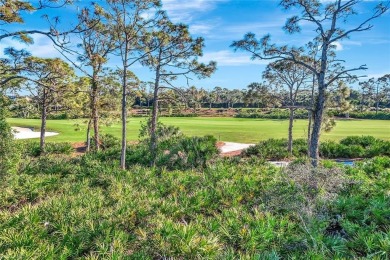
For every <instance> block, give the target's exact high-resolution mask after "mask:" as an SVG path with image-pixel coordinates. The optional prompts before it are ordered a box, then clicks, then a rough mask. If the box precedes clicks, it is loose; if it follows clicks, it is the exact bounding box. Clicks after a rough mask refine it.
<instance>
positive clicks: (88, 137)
mask: <svg viewBox="0 0 390 260" xmlns="http://www.w3.org/2000/svg"><path fill="white" fill-rule="evenodd" d="M91 124H92V120H91V118H90V119H89V120H88V126H87V147H86V151H87V152H89V151H90V150H91Z"/></svg>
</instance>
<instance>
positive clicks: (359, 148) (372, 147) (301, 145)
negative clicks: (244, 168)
mask: <svg viewBox="0 0 390 260" xmlns="http://www.w3.org/2000/svg"><path fill="white" fill-rule="evenodd" d="M242 155H243V156H244V157H249V156H257V157H260V158H263V159H267V160H283V159H286V158H289V154H288V151H287V139H269V140H266V141H261V142H260V143H258V144H256V145H255V146H251V147H249V148H248V149H246V150H244V152H243V154H242ZM306 155H307V141H306V140H305V139H296V140H293V156H294V157H295V158H300V157H305V156H306ZM320 156H321V157H322V158H326V159H337V158H372V157H375V156H390V142H389V141H384V140H380V139H376V138H374V137H372V136H348V137H346V138H344V139H341V140H340V142H339V143H338V142H335V141H325V142H321V143H320Z"/></svg>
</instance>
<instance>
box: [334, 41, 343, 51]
mask: <svg viewBox="0 0 390 260" xmlns="http://www.w3.org/2000/svg"><path fill="white" fill-rule="evenodd" d="M332 45H333V46H335V47H336V51H342V50H344V47H343V45H341V43H340V42H334V43H332Z"/></svg>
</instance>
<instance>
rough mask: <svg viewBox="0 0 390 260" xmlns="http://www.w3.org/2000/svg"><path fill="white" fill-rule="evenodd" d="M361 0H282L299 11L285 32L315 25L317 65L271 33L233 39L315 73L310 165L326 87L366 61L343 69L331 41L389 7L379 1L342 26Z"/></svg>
mask: <svg viewBox="0 0 390 260" xmlns="http://www.w3.org/2000/svg"><path fill="white" fill-rule="evenodd" d="M359 2H361V0H348V1H343V0H334V1H331V2H326V3H322V2H321V1H320V0H282V1H281V3H280V4H281V6H282V7H284V8H285V9H293V8H298V9H299V10H301V14H300V15H294V16H293V17H291V18H289V19H288V20H287V22H286V25H285V27H284V29H285V31H286V32H288V33H291V34H293V33H298V32H300V31H301V27H300V22H305V23H309V24H311V25H313V26H315V28H316V30H315V32H316V36H315V37H314V40H313V42H318V45H319V47H320V50H319V55H318V57H316V58H315V59H316V60H317V62H316V63H318V64H319V66H318V67H317V66H313V63H312V62H311V61H310V60H309V59H308V58H307V57H308V55H307V53H306V55H305V49H304V48H296V47H290V46H288V45H284V46H277V45H276V44H273V43H271V42H270V40H271V39H270V35H266V36H264V37H263V38H261V39H257V38H256V36H255V34H253V33H248V34H246V35H245V36H244V39H242V40H240V41H235V42H233V44H232V47H233V48H234V49H235V50H244V51H248V52H250V53H251V54H252V58H253V59H264V60H285V61H291V62H294V63H296V64H298V65H301V66H303V67H305V68H307V69H308V70H310V71H312V73H313V74H314V75H315V77H316V81H317V87H318V91H317V92H318V94H317V99H316V102H315V106H314V113H313V116H314V122H313V129H312V134H311V138H310V139H311V140H310V158H311V162H312V165H313V166H315V167H316V166H318V163H319V153H318V148H319V140H320V133H321V124H322V121H323V116H324V109H325V102H326V96H327V88H328V86H329V85H331V84H332V83H333V82H334V81H336V80H338V79H343V78H351V77H353V75H352V74H351V73H352V72H354V71H358V70H364V69H366V66H365V65H362V66H360V67H356V68H350V69H346V68H345V67H344V66H343V65H342V63H341V62H340V61H339V60H337V59H336V58H335V57H333V56H332V49H334V45H335V44H336V43H337V42H339V41H341V40H343V39H346V38H348V37H350V36H351V34H353V33H356V32H362V31H367V30H370V29H371V28H372V25H370V24H369V22H370V21H372V20H373V19H375V18H378V17H379V16H381V15H382V14H383V13H385V12H386V11H387V10H388V5H384V4H379V5H377V6H376V8H375V10H374V11H373V13H372V14H371V15H370V16H369V17H366V18H365V19H362V22H361V23H359V24H358V25H356V26H353V27H349V28H343V27H344V26H346V24H347V23H346V21H348V19H349V18H350V17H351V16H352V15H354V14H357V11H356V5H357V4H358V3H359Z"/></svg>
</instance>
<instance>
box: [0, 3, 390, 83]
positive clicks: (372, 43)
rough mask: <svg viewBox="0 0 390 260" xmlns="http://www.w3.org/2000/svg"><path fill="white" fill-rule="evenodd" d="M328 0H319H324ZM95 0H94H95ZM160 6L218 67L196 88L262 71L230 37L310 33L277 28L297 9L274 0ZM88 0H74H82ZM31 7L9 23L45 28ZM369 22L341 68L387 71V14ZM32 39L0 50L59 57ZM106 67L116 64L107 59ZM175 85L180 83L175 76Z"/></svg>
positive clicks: (66, 15) (344, 49)
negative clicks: (237, 49) (286, 8)
mask: <svg viewBox="0 0 390 260" xmlns="http://www.w3.org/2000/svg"><path fill="white" fill-rule="evenodd" d="M326 1H330V0H323V2H326ZM96 2H99V1H96ZM162 2H163V9H165V10H167V12H168V15H169V16H170V18H171V19H172V20H173V21H174V22H183V23H186V24H188V25H189V27H190V31H191V33H192V34H193V35H194V36H201V37H203V38H205V44H206V48H205V49H204V56H203V57H202V58H201V61H205V62H208V61H209V60H215V61H217V63H218V70H217V71H216V73H215V74H214V75H213V76H212V77H211V78H208V79H203V80H200V81H199V80H194V81H192V82H191V84H193V85H195V86H197V87H203V88H206V89H212V88H214V87H215V86H220V87H226V88H229V89H233V88H238V89H241V88H245V87H246V86H247V85H248V84H249V83H251V82H259V81H261V73H262V71H263V70H264V68H265V66H266V64H267V62H266V61H252V60H250V56H249V54H247V53H245V52H237V53H235V52H234V51H233V50H232V49H231V48H230V47H229V45H230V44H231V43H232V41H234V40H240V39H241V38H242V37H243V35H244V34H245V33H247V32H253V33H255V34H256V35H257V36H263V35H265V34H268V33H269V34H271V37H272V40H273V42H276V43H280V44H286V43H287V44H290V45H295V46H301V45H303V44H305V43H307V42H308V41H309V40H311V39H312V38H313V35H314V32H313V29H312V28H311V27H309V26H304V27H303V30H302V32H301V33H299V34H295V35H288V34H286V33H285V32H284V31H283V30H282V27H283V25H284V23H285V21H286V19H287V18H288V17H290V16H291V15H293V14H297V11H296V10H290V11H284V10H282V8H281V7H280V6H278V3H279V1H277V0H189V1H187V0H163V1H162ZM86 3H88V1H79V4H80V5H82V4H86ZM377 3H378V1H370V0H366V1H363V2H362V3H360V4H359V6H358V14H357V15H356V16H354V17H353V18H352V19H350V20H349V21H348V23H347V24H346V25H345V27H346V28H350V27H352V26H353V25H356V24H358V22H359V21H361V20H362V19H364V17H366V16H367V15H369V14H370V10H372V8H373V7H374V6H375V5H376V4H377ZM75 12H77V8H75V7H72V8H66V9H65V8H62V9H58V10H55V11H54V12H53V11H52V13H51V15H59V16H60V17H61V20H62V25H63V26H65V27H66V26H68V25H69V24H72V23H74V21H75V20H74V15H75ZM40 16H41V13H39V12H36V13H32V14H28V15H26V16H25V18H26V24H24V25H22V26H21V25H17V26H13V27H20V28H25V29H33V28H44V27H45V22H44V21H43V20H42V18H41V17H40ZM371 24H372V25H374V27H373V28H372V29H371V30H370V31H365V32H361V33H355V34H352V35H351V38H350V39H348V40H344V41H341V42H339V43H338V46H337V55H338V57H339V58H340V59H343V60H346V63H345V65H346V67H347V68H351V67H356V66H359V65H362V64H366V65H367V66H368V70H366V71H363V72H359V73H358V75H367V76H368V77H378V76H381V75H383V74H386V73H390V13H389V12H387V13H386V14H385V15H383V16H382V17H380V18H379V19H377V20H374V21H373V22H372V23H371ZM34 39H35V44H34V45H31V46H25V45H23V44H21V43H18V42H15V41H12V40H11V39H6V40H3V41H2V42H0V50H2V49H3V48H4V47H6V46H10V45H12V46H14V47H16V48H26V49H28V50H30V51H31V52H32V54H33V55H37V56H41V57H60V55H59V54H58V53H56V50H55V49H54V48H53V47H52V44H51V43H50V41H48V39H46V38H45V37H43V36H34ZM110 65H111V66H115V60H114V59H112V60H111V63H110ZM133 70H134V72H135V73H136V74H137V75H138V76H139V78H140V79H141V80H145V81H149V80H152V75H153V74H152V73H150V72H148V70H147V69H145V68H141V67H140V66H137V67H135V68H133ZM176 84H177V85H179V86H180V85H182V84H183V82H182V81H178V82H177V83H176Z"/></svg>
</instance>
